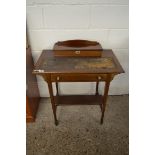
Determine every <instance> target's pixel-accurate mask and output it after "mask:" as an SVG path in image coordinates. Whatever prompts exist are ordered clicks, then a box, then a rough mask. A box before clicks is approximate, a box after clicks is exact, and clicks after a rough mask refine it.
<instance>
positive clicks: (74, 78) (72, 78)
mask: <svg viewBox="0 0 155 155" xmlns="http://www.w3.org/2000/svg"><path fill="white" fill-rule="evenodd" d="M107 78H108V76H107V74H96V75H94V74H78V75H59V74H58V75H51V81H53V82H88V81H90V82H95V81H106V80H107Z"/></svg>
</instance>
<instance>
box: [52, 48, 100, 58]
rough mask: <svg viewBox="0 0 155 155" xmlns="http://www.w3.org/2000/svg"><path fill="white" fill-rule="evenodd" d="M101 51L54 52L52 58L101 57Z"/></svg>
mask: <svg viewBox="0 0 155 155" xmlns="http://www.w3.org/2000/svg"><path fill="white" fill-rule="evenodd" d="M101 54H102V51H99V50H98V51H97V50H96V51H88V50H87V51H80V50H71V51H69V50H68V51H54V56H61V57H73V56H74V57H101Z"/></svg>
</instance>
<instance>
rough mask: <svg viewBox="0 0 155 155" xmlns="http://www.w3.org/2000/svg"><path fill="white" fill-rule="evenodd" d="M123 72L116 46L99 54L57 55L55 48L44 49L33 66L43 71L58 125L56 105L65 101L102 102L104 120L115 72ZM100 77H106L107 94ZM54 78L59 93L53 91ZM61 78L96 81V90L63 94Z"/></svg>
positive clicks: (35, 69) (36, 72) (62, 79)
mask: <svg viewBox="0 0 155 155" xmlns="http://www.w3.org/2000/svg"><path fill="white" fill-rule="evenodd" d="M123 72H124V70H123V68H122V67H121V65H120V63H119V61H118V60H117V58H116V57H115V55H114V53H113V52H112V50H103V52H102V56H101V57H99V58H94V57H69V58H63V57H54V52H53V51H52V50H43V52H42V54H41V56H40V58H39V59H38V61H37V63H36V64H35V67H34V70H33V73H34V74H36V75H41V76H42V77H43V78H44V80H45V81H46V82H47V84H48V89H49V94H50V98H51V104H52V109H53V114H54V121H55V125H57V124H58V121H57V116H56V108H57V106H61V105H99V106H100V107H101V111H102V114H101V120H100V122H101V124H102V123H103V117H104V111H105V107H106V101H107V96H108V90H109V86H110V82H111V81H112V80H113V78H114V76H115V75H117V74H120V73H123ZM100 81H105V88H104V90H103V92H104V95H103V96H102V95H99V93H98V84H99V82H100ZM53 82H55V83H56V90H57V94H56V96H54V95H53V88H52V83H53ZM58 82H96V93H95V94H94V95H63V96H61V95H60V94H59V92H58Z"/></svg>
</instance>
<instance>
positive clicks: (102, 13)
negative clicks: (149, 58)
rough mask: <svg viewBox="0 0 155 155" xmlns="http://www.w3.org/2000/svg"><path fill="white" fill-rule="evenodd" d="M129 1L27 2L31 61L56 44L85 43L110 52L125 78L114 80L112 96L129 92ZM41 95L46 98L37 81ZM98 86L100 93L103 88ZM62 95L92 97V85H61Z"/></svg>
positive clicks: (49, 0)
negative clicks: (99, 46) (114, 56)
mask: <svg viewBox="0 0 155 155" xmlns="http://www.w3.org/2000/svg"><path fill="white" fill-rule="evenodd" d="M128 3H129V2H128V0H27V27H28V34H29V40H30V44H31V48H32V54H33V58H34V61H36V60H37V59H38V57H39V56H40V54H41V51H42V50H43V49H51V48H52V47H53V44H54V43H55V42H56V41H58V40H67V39H88V40H96V41H99V42H100V43H101V44H102V46H103V48H110V49H113V51H114V53H115V54H116V56H117V57H118V59H119V61H120V63H121V65H122V66H123V68H124V70H125V74H120V75H117V76H116V77H115V79H114V80H113V81H112V83H111V86H110V92H109V94H111V95H119V94H127V93H128V89H129V83H128V81H129V61H128V57H129V42H128V38H129V36H128V35H129V33H128V14H129V11H128ZM37 79H38V85H39V90H40V94H41V96H42V97H47V96H49V93H48V89H47V86H46V83H45V82H44V81H43V79H42V78H40V77H37ZM103 85H104V83H101V84H100V92H101V93H102V86H103ZM60 89H61V93H62V94H75V93H76V94H92V93H94V91H95V83H93V82H92V83H85V84H83V83H78V84H75V83H61V84H60Z"/></svg>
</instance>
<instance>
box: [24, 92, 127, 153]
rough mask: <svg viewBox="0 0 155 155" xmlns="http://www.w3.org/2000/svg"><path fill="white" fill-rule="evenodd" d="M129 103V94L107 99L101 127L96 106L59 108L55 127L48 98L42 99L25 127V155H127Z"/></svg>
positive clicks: (98, 110) (98, 108)
mask: <svg viewBox="0 0 155 155" xmlns="http://www.w3.org/2000/svg"><path fill="white" fill-rule="evenodd" d="M128 103H129V97H128V95H122V96H109V98H108V102H107V107H106V112H105V117H104V123H103V125H100V116H101V110H100V107H99V106H96V105H95V106H66V107H64V106H63V107H58V108H57V117H58V120H59V125H58V126H55V125H54V123H53V115H52V108H51V104H50V99H49V98H44V99H42V100H41V102H40V106H39V110H38V114H37V118H36V122H35V123H28V124H27V138H26V139H27V142H26V143H27V155H83V154H86V155H128V148H129V146H128V145H129V143H128V140H129V139H128V134H129V133H128V132H129V131H128V128H129V124H128V122H129V120H128V109H129V108H128V106H129V105H128Z"/></svg>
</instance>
